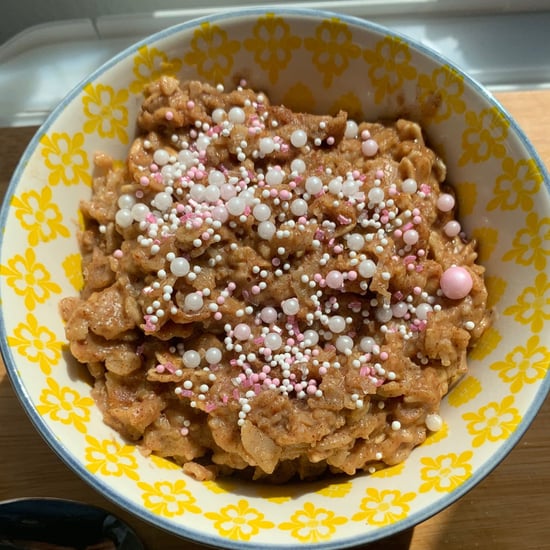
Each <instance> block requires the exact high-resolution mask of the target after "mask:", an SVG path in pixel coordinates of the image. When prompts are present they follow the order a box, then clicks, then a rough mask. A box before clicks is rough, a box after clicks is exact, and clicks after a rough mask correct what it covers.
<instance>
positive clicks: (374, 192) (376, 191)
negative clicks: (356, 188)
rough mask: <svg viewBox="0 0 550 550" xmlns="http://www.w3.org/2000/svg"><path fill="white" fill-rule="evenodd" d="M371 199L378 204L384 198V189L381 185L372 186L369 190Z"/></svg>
mask: <svg viewBox="0 0 550 550" xmlns="http://www.w3.org/2000/svg"><path fill="white" fill-rule="evenodd" d="M367 196H368V198H369V201H370V202H372V203H374V204H378V203H381V202H382V201H383V200H384V190H383V189H382V188H380V187H372V188H371V189H369V192H368V195H367Z"/></svg>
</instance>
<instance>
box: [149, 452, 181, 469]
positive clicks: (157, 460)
mask: <svg viewBox="0 0 550 550" xmlns="http://www.w3.org/2000/svg"><path fill="white" fill-rule="evenodd" d="M149 460H150V462H151V463H152V464H153V465H154V467H155V468H162V469H164V470H181V466H179V465H178V464H176V463H175V462H173V461H172V460H168V459H167V458H163V457H162V456H158V455H156V454H154V453H153V454H150V455H149Z"/></svg>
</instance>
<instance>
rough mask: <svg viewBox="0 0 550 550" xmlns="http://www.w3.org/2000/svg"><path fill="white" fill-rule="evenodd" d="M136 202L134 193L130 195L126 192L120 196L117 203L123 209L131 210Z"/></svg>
mask: <svg viewBox="0 0 550 550" xmlns="http://www.w3.org/2000/svg"><path fill="white" fill-rule="evenodd" d="M135 203H136V198H135V196H134V195H130V194H129V193H124V194H123V195H120V197H119V198H118V201H117V204H118V207H119V208H122V209H124V208H125V209H128V210H130V209H131V208H132V206H134V204H135Z"/></svg>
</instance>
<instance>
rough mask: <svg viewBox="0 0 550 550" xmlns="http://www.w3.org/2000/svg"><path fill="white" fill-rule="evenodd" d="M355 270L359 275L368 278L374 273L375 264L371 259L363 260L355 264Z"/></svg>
mask: <svg viewBox="0 0 550 550" xmlns="http://www.w3.org/2000/svg"><path fill="white" fill-rule="evenodd" d="M357 271H359V275H361V277H364V278H365V279H370V278H371V277H374V275H375V274H376V264H375V263H374V262H373V261H372V260H363V261H362V262H360V263H359V265H358V266H357Z"/></svg>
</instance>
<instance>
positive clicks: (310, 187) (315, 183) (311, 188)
mask: <svg viewBox="0 0 550 550" xmlns="http://www.w3.org/2000/svg"><path fill="white" fill-rule="evenodd" d="M305 188H306V191H307V192H308V193H309V194H310V195H317V193H320V192H321V191H322V190H323V182H322V181H321V178H318V177H317V176H309V177H308V178H307V179H306V184H305Z"/></svg>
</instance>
